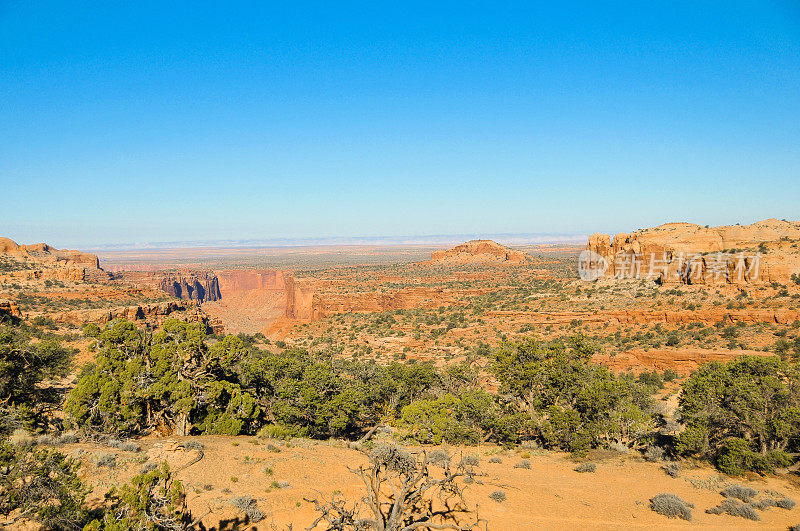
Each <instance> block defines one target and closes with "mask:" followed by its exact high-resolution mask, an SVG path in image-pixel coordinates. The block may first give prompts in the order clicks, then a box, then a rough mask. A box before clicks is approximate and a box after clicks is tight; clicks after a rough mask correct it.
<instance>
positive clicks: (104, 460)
mask: <svg viewBox="0 0 800 531" xmlns="http://www.w3.org/2000/svg"><path fill="white" fill-rule="evenodd" d="M92 463H94V465H95V466H96V467H98V468H99V467H106V468H116V466H117V456H115V455H114V454H105V453H104V454H95V455H94V456H93V457H92Z"/></svg>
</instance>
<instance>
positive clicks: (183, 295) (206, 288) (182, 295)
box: [158, 273, 221, 302]
mask: <svg viewBox="0 0 800 531" xmlns="http://www.w3.org/2000/svg"><path fill="white" fill-rule="evenodd" d="M158 287H159V288H160V289H161V290H162V291H164V292H165V293H167V294H169V295H171V296H173V297H175V298H177V299H188V300H193V301H199V302H211V301H216V300H219V299H220V298H221V294H220V289H219V282H218V280H217V277H216V276H215V275H213V274H209V273H189V274H181V273H170V274H168V275H166V276H165V277H164V278H162V279H161V281H160V282H159V286H158Z"/></svg>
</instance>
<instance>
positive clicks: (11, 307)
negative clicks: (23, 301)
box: [0, 300, 22, 322]
mask: <svg viewBox="0 0 800 531" xmlns="http://www.w3.org/2000/svg"><path fill="white" fill-rule="evenodd" d="M21 316H22V314H21V313H20V311H19V306H17V303H16V302H14V301H6V300H3V301H0V322H2V321H3V318H19V317H21Z"/></svg>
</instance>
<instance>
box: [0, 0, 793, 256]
mask: <svg viewBox="0 0 800 531" xmlns="http://www.w3.org/2000/svg"><path fill="white" fill-rule="evenodd" d="M167 4H169V5H167ZM337 4H339V3H336V2H325V3H319V4H316V3H306V2H282V3H276V4H271V3H269V2H257V3H250V4H248V3H236V2H224V3H223V2H220V3H217V4H212V3H204V2H192V3H188V2H187V3H184V4H178V3H175V4H173V3H171V2H146V1H140V2H124V3H123V2H96V3H91V2H75V3H71V2H53V3H47V2H9V1H0V188H2V190H0V194H1V195H2V198H3V199H2V204H3V206H2V208H0V233H1V234H3V235H7V236H9V237H12V238H14V239H16V240H18V241H20V242H33V241H48V242H50V243H53V244H54V245H57V246H84V247H87V246H92V245H100V244H108V243H129V242H148V241H173V240H215V239H240V238H241V239H252V238H308V237H329V236H392V235H413V234H421V235H424V234H450V233H459V234H461V233H475V234H480V233H485V234H492V233H588V232H594V231H596V230H600V231H618V230H632V229H635V228H638V227H642V226H651V225H657V224H660V223H663V222H668V221H679V220H686V221H692V222H697V223H702V224H727V223H736V222H742V223H749V222H752V221H755V220H757V219H763V218H767V217H777V218H787V219H800V212H799V211H798V210H799V209H800V201H798V196H799V195H800V4H799V3H798V2H796V1H784V2H781V1H759V2H755V1H754V2H736V1H724V2H703V1H697V0H695V1H688V2H680V1H669V2H596V3H591V2H548V3H546V4H545V3H541V4H540V5H538V7H531V6H530V5H529V4H534V3H533V2H524V3H519V4H516V3H503V2H485V3H477V2H464V1H459V2H426V3H420V4H416V3H411V2H404V3H397V4H395V5H394V6H387V5H386V3H383V2H369V3H363V4H355V3H347V4H343V5H337ZM589 4H593V5H589Z"/></svg>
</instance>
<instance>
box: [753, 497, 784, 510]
mask: <svg viewBox="0 0 800 531" xmlns="http://www.w3.org/2000/svg"><path fill="white" fill-rule="evenodd" d="M748 503H749V504H750V505H751V506H752V507H753V508H754V509H758V510H759V511H763V510H764V509H767V508H768V507H775V506H776V505H777V504H778V502H777V501H775V500H773V499H772V498H763V499H761V500H757V501H754V500H750V501H749V502H748Z"/></svg>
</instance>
